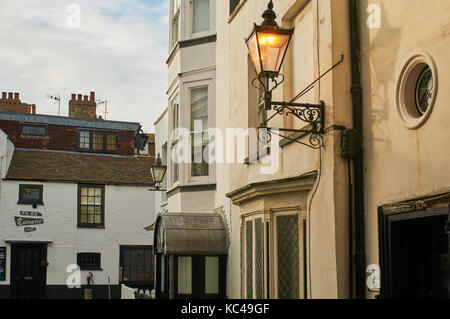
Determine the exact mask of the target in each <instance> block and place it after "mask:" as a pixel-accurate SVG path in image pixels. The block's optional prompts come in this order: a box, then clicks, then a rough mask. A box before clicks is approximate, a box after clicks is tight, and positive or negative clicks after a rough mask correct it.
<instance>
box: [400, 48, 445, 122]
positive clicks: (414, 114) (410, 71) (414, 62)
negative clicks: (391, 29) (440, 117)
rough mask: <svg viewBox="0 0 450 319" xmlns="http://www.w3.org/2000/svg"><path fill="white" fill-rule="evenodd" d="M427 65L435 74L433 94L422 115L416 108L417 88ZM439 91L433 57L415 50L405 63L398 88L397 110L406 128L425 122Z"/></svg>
mask: <svg viewBox="0 0 450 319" xmlns="http://www.w3.org/2000/svg"><path fill="white" fill-rule="evenodd" d="M426 67H429V68H430V69H431V73H432V76H433V94H432V96H431V100H430V104H429V106H428V108H427V110H426V112H424V114H422V115H421V114H419V113H418V111H417V108H416V88H417V83H418V80H419V77H420V76H421V74H422V72H423V71H424V69H425V68H426ZM437 93H438V73H437V68H436V64H435V62H434V60H433V58H432V57H431V56H430V55H429V54H428V53H426V52H415V53H414V54H413V55H412V56H410V57H409V58H408V59H407V60H406V62H405V63H404V64H403V68H402V70H401V72H400V75H399V77H398V81H397V89H396V102H397V111H398V113H399V116H400V118H401V119H402V122H403V124H404V126H405V127H406V128H408V129H410V130H415V129H418V128H419V127H421V126H422V125H424V124H425V122H426V121H427V120H428V119H429V117H430V115H431V112H432V111H433V108H434V105H435V102H436V97H437Z"/></svg>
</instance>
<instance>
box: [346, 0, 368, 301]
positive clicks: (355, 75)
mask: <svg viewBox="0 0 450 319" xmlns="http://www.w3.org/2000/svg"><path fill="white" fill-rule="evenodd" d="M348 3H349V13H350V15H349V22H350V53H351V68H352V87H351V95H352V105H353V129H354V130H355V133H356V135H357V140H358V141H357V143H356V146H357V156H356V158H355V159H354V189H355V214H354V215H355V279H356V281H355V284H356V287H355V288H356V291H355V292H356V294H355V297H356V298H357V299H365V298H366V284H365V281H366V269H365V268H366V255H365V225H364V162H363V147H362V142H363V113H362V86H361V73H360V68H359V67H360V57H359V52H360V51H359V38H358V18H357V17H358V8H357V0H349V2H348ZM350 268H351V267H350ZM350 298H353V296H350Z"/></svg>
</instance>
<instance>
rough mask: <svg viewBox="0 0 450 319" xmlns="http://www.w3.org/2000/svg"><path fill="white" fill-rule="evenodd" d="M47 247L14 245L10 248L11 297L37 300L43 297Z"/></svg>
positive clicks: (43, 245) (42, 245) (41, 245)
mask: <svg viewBox="0 0 450 319" xmlns="http://www.w3.org/2000/svg"><path fill="white" fill-rule="evenodd" d="M46 275H47V245H45V244H33V245H29V244H27V245H25V244H24V245H22V244H20V245H19V244H14V245H12V247H11V297H12V298H18V299H23V298H25V299H39V298H43V297H44V296H45V283H46Z"/></svg>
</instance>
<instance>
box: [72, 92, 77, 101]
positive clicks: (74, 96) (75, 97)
mask: <svg viewBox="0 0 450 319" xmlns="http://www.w3.org/2000/svg"><path fill="white" fill-rule="evenodd" d="M76 99H77V95H76V94H74V93H72V101H75V100H76Z"/></svg>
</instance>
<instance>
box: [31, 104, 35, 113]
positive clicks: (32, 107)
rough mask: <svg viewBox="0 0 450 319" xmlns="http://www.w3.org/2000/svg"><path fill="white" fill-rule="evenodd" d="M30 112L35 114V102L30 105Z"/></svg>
mask: <svg viewBox="0 0 450 319" xmlns="http://www.w3.org/2000/svg"><path fill="white" fill-rule="evenodd" d="M31 109H32V113H33V114H36V104H33V105H31Z"/></svg>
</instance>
